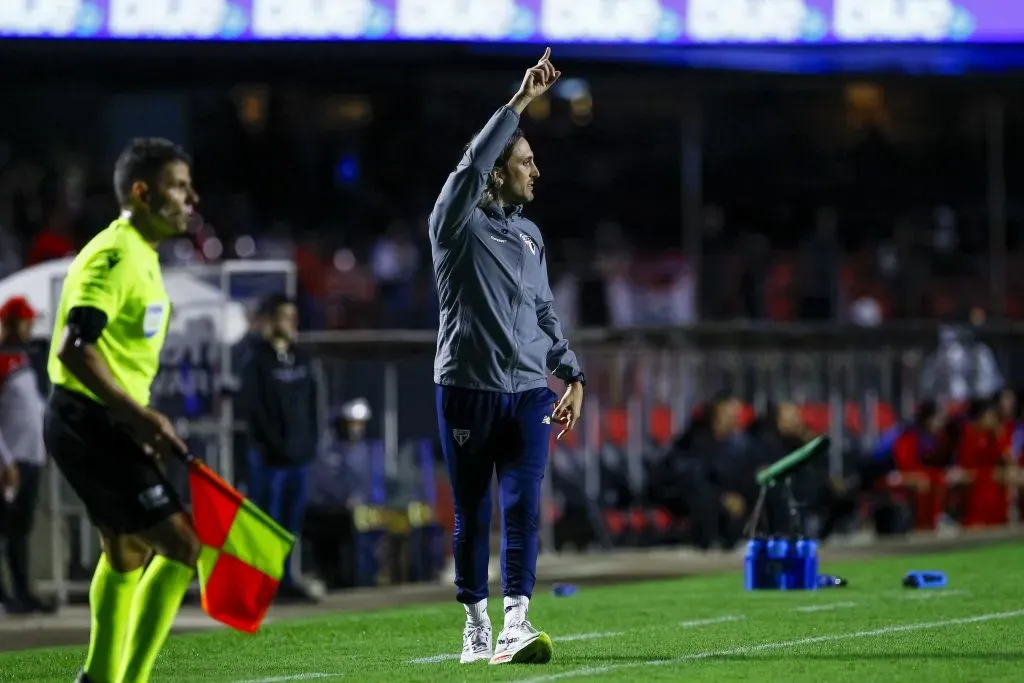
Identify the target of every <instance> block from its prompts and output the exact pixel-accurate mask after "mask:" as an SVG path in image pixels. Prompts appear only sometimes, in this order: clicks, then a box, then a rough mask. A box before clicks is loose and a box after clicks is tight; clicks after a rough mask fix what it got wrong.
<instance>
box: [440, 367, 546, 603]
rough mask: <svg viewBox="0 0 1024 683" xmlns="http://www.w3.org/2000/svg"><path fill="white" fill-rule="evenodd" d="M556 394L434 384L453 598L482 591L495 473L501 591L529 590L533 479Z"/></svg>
mask: <svg viewBox="0 0 1024 683" xmlns="http://www.w3.org/2000/svg"><path fill="white" fill-rule="evenodd" d="M557 400H558V397H557V396H556V395H555V393H554V392H553V391H551V390H550V389H548V388H547V387H543V388H540V389H531V390H530V391H523V392H519V393H515V394H503V393H499V392H494V391H479V390H474V389H460V388H456V387H444V386H438V387H437V426H438V431H439V434H440V437H441V449H442V451H443V452H444V459H445V464H446V465H447V468H448V477H449V480H450V481H451V485H452V496H453V498H454V502H455V537H454V539H453V545H454V555H455V586H456V587H457V588H458V592H457V594H456V599H457V600H458V601H459V602H462V603H466V604H472V603H475V602H479V601H480V600H483V599H484V598H486V597H487V564H488V562H489V560H490V531H491V509H492V507H493V504H492V497H491V489H492V486H491V484H492V482H493V480H494V475H495V473H497V475H498V505H499V507H500V509H501V515H502V519H501V532H502V533H501V583H502V593H503V594H504V595H525V596H526V597H530V596H532V594H533V585H534V583H535V582H536V578H537V551H538V547H539V540H540V539H539V531H540V511H541V493H540V487H541V480H543V479H544V470H545V468H546V467H547V462H548V448H549V446H550V443H551V412H552V410H553V409H554V405H555V402H556V401H557Z"/></svg>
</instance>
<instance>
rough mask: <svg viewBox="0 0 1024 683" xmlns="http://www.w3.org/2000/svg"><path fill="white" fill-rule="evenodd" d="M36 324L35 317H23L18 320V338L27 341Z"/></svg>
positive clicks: (30, 337)
mask: <svg viewBox="0 0 1024 683" xmlns="http://www.w3.org/2000/svg"><path fill="white" fill-rule="evenodd" d="M35 326H36V321H35V318H24V319H22V320H19V321H18V339H19V340H21V341H28V340H30V339H32V330H33V329H34V328H35Z"/></svg>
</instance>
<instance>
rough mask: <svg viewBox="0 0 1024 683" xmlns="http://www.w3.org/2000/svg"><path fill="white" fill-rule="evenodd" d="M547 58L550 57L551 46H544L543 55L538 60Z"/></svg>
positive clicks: (543, 60)
mask: <svg viewBox="0 0 1024 683" xmlns="http://www.w3.org/2000/svg"><path fill="white" fill-rule="evenodd" d="M549 59H551V48H550V47H546V48H544V56H543V57H541V58H540V61H542V62H546V61H548V60H549Z"/></svg>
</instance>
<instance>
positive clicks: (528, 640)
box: [491, 620, 554, 664]
mask: <svg viewBox="0 0 1024 683" xmlns="http://www.w3.org/2000/svg"><path fill="white" fill-rule="evenodd" d="M553 653H554V647H553V646H552V644H551V638H550V637H549V636H548V634H546V633H544V632H543V631H538V630H537V629H535V628H534V627H533V624H531V623H530V622H529V621H528V620H524V621H521V622H519V623H517V624H506V625H505V628H503V629H501V633H500V634H499V635H498V646H497V648H496V649H495V651H494V656H493V657H491V664H509V663H512V664H546V663H548V662H550V661H551V655H552V654H553Z"/></svg>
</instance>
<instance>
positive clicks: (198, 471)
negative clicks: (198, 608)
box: [188, 460, 295, 633]
mask: <svg viewBox="0 0 1024 683" xmlns="http://www.w3.org/2000/svg"><path fill="white" fill-rule="evenodd" d="M188 478H189V488H190V489H191V491H192V519H193V524H194V525H195V529H196V534H197V535H198V536H199V541H200V542H201V543H202V544H203V549H202V552H201V553H200V555H199V563H198V564H199V586H200V590H201V593H202V599H203V610H205V611H206V613H207V614H209V615H210V616H211V617H212V618H214V619H216V620H217V621H219V622H221V623H222V624H226V625H227V626H230V627H232V628H235V629H238V630H239V631H245V632H246V633H255V632H256V631H258V630H259V628H260V623H261V622H262V621H263V617H264V616H266V614H267V610H268V609H270V604H271V603H272V602H273V601H274V595H275V594H276V593H277V587H278V584H279V583H280V581H281V576H282V575H283V574H284V565H285V561H286V559H287V558H288V553H290V552H291V550H292V546H294V545H295V537H294V536H292V535H291V534H290V533H288V532H287V531H285V530H284V529H283V528H282V527H281V526H280V525H279V524H278V523H277V522H275V521H274V520H272V519H271V518H270V517H268V516H267V515H266V514H265V513H264V512H263V511H262V510H260V509H259V508H257V507H256V505H254V504H253V503H252V501H250V500H248V499H247V498H246V497H245V496H243V495H242V494H240V493H239V492H238V491H236V490H235V489H234V488H233V487H232V486H231V485H230V484H228V483H227V482H226V481H224V480H223V479H221V478H220V477H218V476H217V475H216V474H215V473H214V472H213V470H211V469H210V468H208V467H207V466H206V465H204V464H203V463H201V462H199V461H198V460H191V461H190V462H189V475H188Z"/></svg>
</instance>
